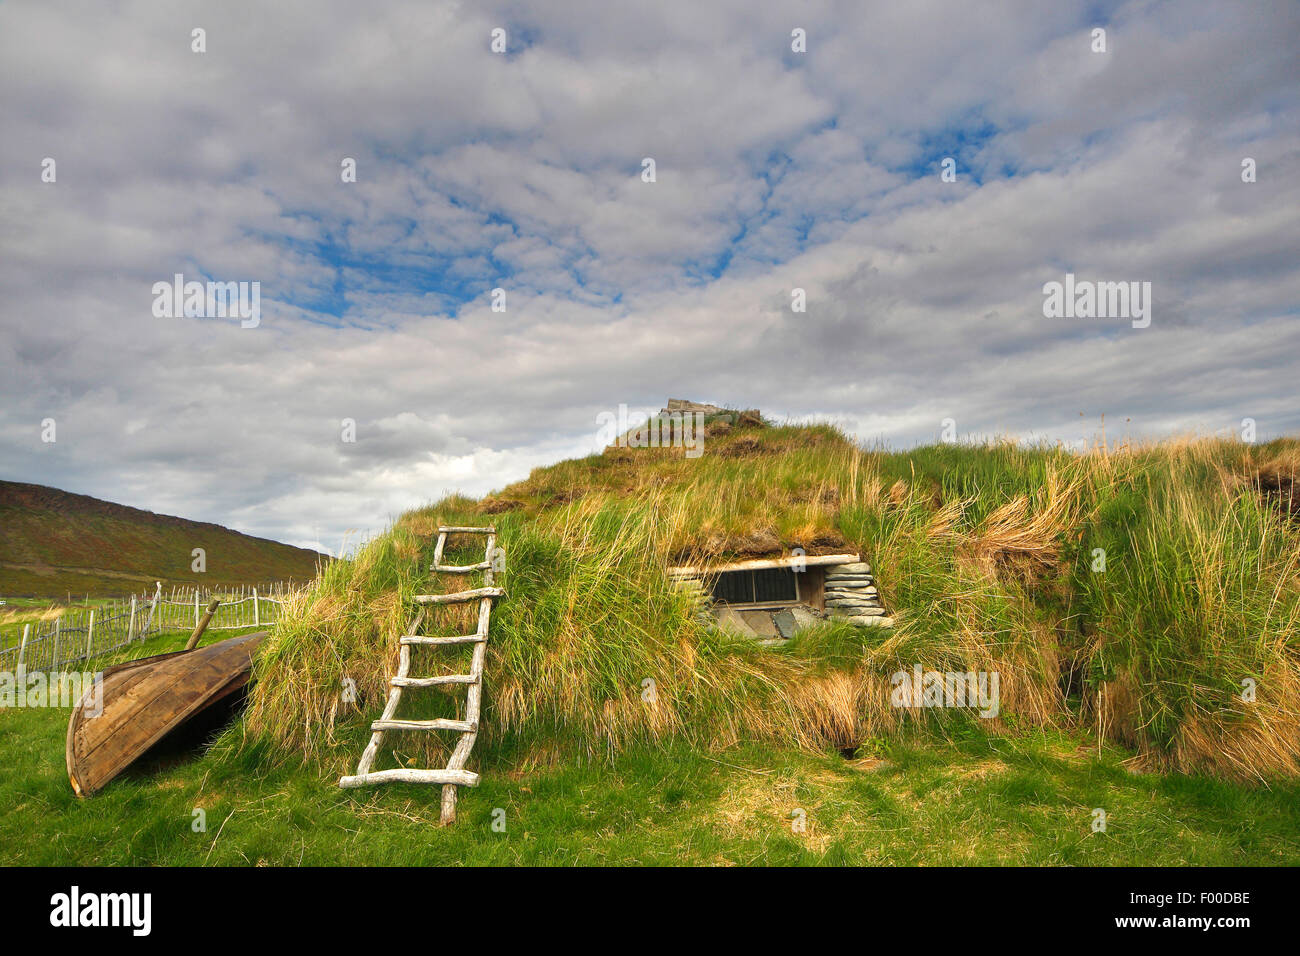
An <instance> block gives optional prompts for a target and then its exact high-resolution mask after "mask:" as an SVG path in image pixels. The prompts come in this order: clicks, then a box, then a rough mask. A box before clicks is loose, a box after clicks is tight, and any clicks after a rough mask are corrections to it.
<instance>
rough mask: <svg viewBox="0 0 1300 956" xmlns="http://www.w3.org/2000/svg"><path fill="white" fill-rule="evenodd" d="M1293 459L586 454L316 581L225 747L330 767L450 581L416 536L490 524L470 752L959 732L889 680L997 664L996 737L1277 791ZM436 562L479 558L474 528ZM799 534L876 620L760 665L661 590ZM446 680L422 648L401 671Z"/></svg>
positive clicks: (1292, 753) (796, 446)
mask: <svg viewBox="0 0 1300 956" xmlns="http://www.w3.org/2000/svg"><path fill="white" fill-rule="evenodd" d="M1295 458H1296V455H1295V449H1294V447H1293V446H1292V445H1290V444H1285V443H1284V444H1281V445H1275V446H1266V447H1264V448H1261V449H1258V450H1256V451H1254V452H1253V453H1252V452H1251V451H1250V450H1248V449H1246V448H1244V447H1243V446H1241V445H1237V444H1234V443H1229V442H1225V441H1214V440H1204V441H1190V442H1171V443H1166V444H1161V445H1152V446H1143V447H1126V448H1123V449H1119V450H1115V449H1111V448H1103V447H1098V448H1097V449H1094V451H1093V452H1092V453H1089V454H1084V455H1074V454H1069V453H1066V452H1064V451H1061V450H1055V449H1050V448H1026V447H1022V446H1018V445H1010V444H999V445H991V446H978V447H976V446H937V447H931V448H921V449H916V450H914V451H911V452H906V453H889V452H879V451H865V450H863V449H861V448H859V447H858V446H856V445H854V444H853V443H852V442H850V441H848V440H847V439H846V438H845V437H844V436H843V435H841V434H840V433H839V432H837V431H836V430H835V429H833V428H830V427H828V426H814V427H783V428H756V427H749V428H736V429H732V430H728V431H727V432H726V433H725V434H715V433H710V435H709V436H708V442H707V444H706V449H705V454H704V455H703V457H700V458H697V459H686V458H684V457H683V456H682V454H681V452H680V450H676V451H675V450H672V449H644V450H642V449H617V448H612V449H608V450H607V451H606V453H605V454H603V455H593V456H589V457H588V458H584V459H578V460H575V461H568V462H561V463H560V464H558V465H555V466H553V467H550V468H544V469H537V470H536V471H534V473H533V474H532V475H530V476H529V478H528V479H527V480H525V481H523V482H519V483H517V484H516V485H512V486H510V487H508V488H506V489H503V490H502V491H501V492H499V493H497V494H495V495H492V496H490V497H489V498H487V499H484V500H483V501H472V500H469V499H465V498H459V497H456V498H449V499H446V500H444V501H441V502H438V503H436V504H434V505H430V506H428V507H426V508H422V509H419V510H417V511H414V512H411V513H409V514H407V515H404V516H403V517H402V518H401V519H399V521H398V522H397V523H396V525H395V526H394V528H393V529H392V530H391V531H390V532H389V533H388V534H386V535H384V536H382V537H380V538H378V539H376V540H375V541H373V542H371V543H370V544H369V545H368V546H367V547H366V548H365V549H363V550H362V552H361V553H360V554H359V555H358V556H357V557H356V558H355V559H354V560H352V561H344V562H338V563H337V564H335V565H332V566H331V567H329V568H328V569H326V571H325V573H324V574H323V575H322V576H321V577H320V578H319V579H318V580H317V582H316V583H315V585H314V586H313V588H312V589H311V591H309V592H308V593H307V594H306V595H305V596H304V598H303V600H302V601H301V603H300V604H298V605H297V606H295V607H293V608H291V609H288V610H287V613H286V614H285V617H284V621H283V623H282V624H281V625H280V626H279V627H278V628H277V630H276V633H275V634H274V635H273V637H272V639H271V640H270V641H269V642H268V646H267V650H266V653H265V654H264V655H263V657H262V659H261V660H260V661H259V664H258V670H259V674H258V676H259V680H258V684H257V687H256V689H255V691H254V701H253V706H252V708H251V710H250V712H249V716H248V720H247V724H246V726H247V730H248V732H249V733H250V734H251V735H253V736H254V737H258V738H264V739H266V740H268V741H270V742H271V743H273V744H275V745H278V746H279V747H280V748H281V749H282V750H283V751H286V752H287V751H294V752H299V751H301V752H305V753H306V754H308V755H309V756H311V757H312V758H313V759H316V760H319V761H323V762H326V763H328V764H329V766H330V768H331V770H338V769H342V767H344V766H345V765H346V764H347V763H348V762H349V761H350V760H352V759H355V756H356V753H355V749H356V743H357V741H358V740H360V739H362V738H363V737H364V731H365V728H366V726H367V725H368V722H369V720H370V719H373V717H374V716H375V714H376V712H377V711H378V709H379V708H380V707H381V706H382V701H383V699H384V697H385V696H386V693H387V680H388V678H389V677H390V676H391V675H392V673H393V672H394V671H395V669H396V656H397V654H396V647H397V643H396V636H397V635H398V634H399V633H402V632H403V629H404V628H405V627H407V626H409V624H410V618H411V616H412V615H411V611H410V605H409V603H407V602H408V601H409V598H410V596H411V595H412V594H414V593H417V592H418V591H422V590H427V591H442V590H451V589H455V588H458V587H460V586H462V582H460V581H457V580H438V579H437V577H436V576H435V577H431V576H429V575H427V574H426V573H425V572H424V571H423V570H422V569H423V568H427V566H428V564H429V561H430V556H431V550H432V543H433V538H434V534H435V531H436V527H437V525H438V524H440V523H448V524H476V523H486V522H488V521H491V522H493V523H495V524H496V526H497V527H498V529H499V535H500V543H501V544H502V546H503V547H504V548H505V549H506V551H507V555H508V570H507V573H506V576H505V580H504V583H505V585H506V587H507V588H508V591H509V597H508V598H507V600H505V601H503V602H500V603H499V604H498V606H497V609H496V610H495V611H494V614H493V629H492V637H491V642H490V644H489V658H488V666H487V680H486V683H485V694H486V698H485V699H486V709H485V713H484V718H483V730H482V733H481V736H480V741H481V744H480V746H481V747H482V748H484V750H483V751H482V753H483V754H485V755H486V756H488V757H492V756H494V755H495V757H496V758H498V759H502V760H508V761H513V762H516V763H519V764H528V763H543V762H549V761H553V760H555V759H557V758H560V757H563V756H566V755H567V756H579V757H584V758H600V757H603V756H605V755H607V754H610V753H612V752H615V751H618V750H621V749H625V748H627V747H630V746H634V745H650V746H658V745H661V744H666V743H667V742H668V741H674V742H681V741H686V742H688V743H690V744H693V745H696V746H699V747H704V748H711V747H717V746H722V745H726V744H730V743H733V742H736V741H741V740H749V739H759V740H769V741H778V742H783V743H787V744H791V745H795V746H799V747H804V748H808V749H819V748H825V747H827V746H841V747H843V746H849V745H852V744H856V743H857V742H859V741H861V740H864V739H868V738H872V737H888V736H892V735H897V734H899V733H901V732H903V731H904V730H906V729H908V728H915V729H924V730H925V731H927V732H931V733H940V734H942V733H947V732H949V731H950V730H951V729H952V728H953V727H955V726H957V725H960V724H963V723H965V722H969V721H970V720H971V717H970V715H969V714H966V713H960V712H952V711H942V710H928V709H927V710H909V709H901V708H896V707H893V706H891V705H890V702H889V693H888V691H889V676H890V675H891V674H892V673H894V672H895V671H897V670H900V669H902V670H910V669H911V668H912V666H913V665H914V664H920V665H921V666H922V667H923V668H925V669H927V670H928V669H934V670H940V671H972V670H973V671H996V672H997V673H998V674H999V676H1000V690H1001V700H1000V710H1001V714H1000V716H999V717H998V718H997V720H996V721H995V724H996V726H998V728H999V729H1000V730H1004V731H1005V730H1010V731H1014V730H1016V729H1017V728H1028V727H1041V726H1048V725H1070V724H1078V725H1086V726H1093V727H1095V728H1096V729H1097V730H1098V731H1099V732H1100V733H1101V734H1103V735H1105V736H1106V737H1108V738H1111V739H1114V740H1117V741H1120V742H1122V743H1124V744H1126V745H1128V746H1130V747H1132V748H1133V749H1134V750H1135V751H1136V752H1137V755H1138V758H1139V760H1140V761H1141V762H1144V763H1149V764H1152V765H1155V766H1159V767H1161V768H1169V769H1182V770H1191V769H1201V770H1206V771H1209V772H1213V773H1217V774H1220V775H1223V776H1230V777H1252V776H1265V777H1267V776H1270V775H1276V774H1294V773H1296V772H1297V770H1298V769H1300V767H1298V765H1297V757H1298V756H1300V750H1298V748H1300V733H1298V731H1300V723H1298V721H1297V714H1298V713H1300V711H1298V710H1297V700H1298V699H1300V698H1298V695H1300V664H1298V662H1297V657H1296V639H1297V633H1300V627H1298V626H1297V622H1298V615H1300V593H1298V592H1300V581H1298V579H1297V566H1296V561H1297V554H1300V531H1298V529H1297V526H1296V524H1295V522H1294V520H1293V519H1291V518H1289V517H1288V513H1287V511H1286V508H1285V507H1279V505H1278V498H1277V496H1276V495H1273V496H1272V497H1270V495H1269V494H1265V493H1263V492H1264V491H1266V490H1267V489H1266V488H1265V487H1264V485H1263V484H1261V478H1260V476H1261V475H1266V476H1273V477H1270V478H1269V479H1268V482H1271V484H1269V483H1268V482H1266V483H1265V484H1268V488H1273V487H1274V486H1277V487H1286V488H1288V489H1289V487H1290V486H1289V484H1287V481H1288V480H1289V479H1287V475H1289V474H1291V472H1292V471H1293V470H1294V468H1293V464H1289V463H1293V462H1294V460H1295ZM1288 468H1289V469H1291V471H1287V469H1288ZM1279 469H1281V470H1280V471H1279ZM1279 475H1280V476H1281V477H1280V478H1279V477H1278V476H1279ZM1275 478H1276V479H1277V480H1274V479H1275ZM457 544H458V546H461V547H462V552H461V553H463V555H464V557H465V558H466V559H468V560H474V559H477V557H479V555H475V554H474V553H473V550H472V549H473V547H475V546H477V547H481V542H480V541H478V540H477V539H476V540H475V541H471V542H458V543H457ZM795 546H800V547H803V548H805V549H806V550H808V551H809V552H810V553H817V552H818V551H823V552H824V551H830V550H834V551H840V550H846V549H855V550H859V551H861V552H862V553H863V555H864V556H865V558H866V559H867V560H869V561H871V562H872V563H873V565H874V566H875V568H876V573H877V578H878V579H879V586H880V589H881V592H882V595H883V597H884V600H885V603H886V605H887V606H888V607H889V608H890V610H891V612H892V613H893V614H894V616H895V617H896V619H897V621H898V624H897V626H896V627H895V628H894V629H893V630H892V631H877V630H870V629H868V630H861V629H855V628H852V627H849V626H846V625H843V624H826V625H824V626H822V627H819V628H817V629H815V630H813V631H810V632H808V633H806V634H803V635H801V636H800V637H799V638H798V639H796V640H795V641H793V642H791V643H790V645H789V646H788V647H785V648H782V649H780V650H779V651H769V650H766V649H763V648H760V647H758V646H756V645H754V644H753V643H751V642H747V641H744V640H742V639H738V638H735V637H732V636H730V635H728V634H726V633H722V632H718V631H714V630H711V629H708V628H705V627H704V626H702V625H701V624H700V623H699V621H698V620H697V619H696V617H695V614H694V611H695V609H694V608H693V607H692V606H691V605H690V603H689V602H688V600H687V599H686V598H685V597H683V596H681V595H679V594H677V593H676V592H674V591H673V590H672V589H671V588H670V587H669V585H668V582H667V580H666V577H665V574H664V570H665V568H666V567H667V566H668V565H669V564H673V563H677V562H679V561H697V560H707V559H713V558H721V557H727V556H730V557H741V556H748V555H756V554H770V553H773V552H782V551H784V552H788V551H789V549H791V548H793V547H795ZM1098 549H1101V550H1102V551H1104V556H1105V568H1104V570H1095V569H1094V568H1097V567H1099V565H1098V558H1097V555H1098ZM471 610H472V609H462V610H461V611H459V612H457V611H447V612H442V611H440V612H437V613H438V614H439V615H441V617H439V618H437V619H430V621H429V624H430V625H431V627H430V631H429V632H430V633H458V632H459V633H463V632H464V630H465V629H466V628H467V627H469V626H470V624H469V621H468V620H467V619H460V620H458V619H457V618H456V615H457V614H458V613H459V614H468V613H469V612H470V611H471ZM464 666H465V665H464V663H463V662H460V661H454V660H452V661H448V660H447V655H445V653H442V652H436V653H433V654H429V655H427V656H426V657H425V658H422V659H419V660H417V662H416V665H415V668H414V670H413V672H419V673H436V672H438V671H439V670H444V671H447V672H454V671H456V670H457V669H459V668H462V667H464ZM1246 680H1253V681H1254V682H1255V686H1256V688H1257V693H1256V697H1255V700H1254V702H1253V703H1248V702H1247V701H1246V700H1243V699H1242V690H1243V683H1242V682H1243V681H1246ZM351 683H354V684H355V687H356V695H355V700H351V701H350V700H347V699H345V695H344V693H343V689H344V688H345V687H347V686H350V684H351ZM417 696H419V695H415V694H411V695H407V697H408V698H412V699H413V698H416V697H417ZM455 699H456V697H455V696H453V695H450V694H448V695H436V694H425V695H424V700H423V701H422V702H419V703H417V702H416V701H415V700H412V704H411V711H410V712H409V715H411V716H415V715H418V716H437V715H451V714H454V713H455V704H454V701H455ZM410 736H411V737H412V738H414V737H415V736H417V735H410ZM431 736H432V735H419V739H418V740H417V739H411V740H402V741H400V742H399V746H398V753H397V759H399V760H405V761H408V762H420V761H429V760H436V759H437V757H438V756H439V754H440V752H439V750H438V748H439V746H440V745H439V744H437V743H436V742H434V741H432V740H430V739H429V738H430V737H431Z"/></svg>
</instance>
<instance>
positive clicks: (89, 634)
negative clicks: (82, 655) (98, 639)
mask: <svg viewBox="0 0 1300 956" xmlns="http://www.w3.org/2000/svg"><path fill="white" fill-rule="evenodd" d="M94 639H95V609H94V608H91V609H90V623H89V624H88V625H87V626H86V660H90V648H91V643H92V642H93V641H94Z"/></svg>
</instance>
